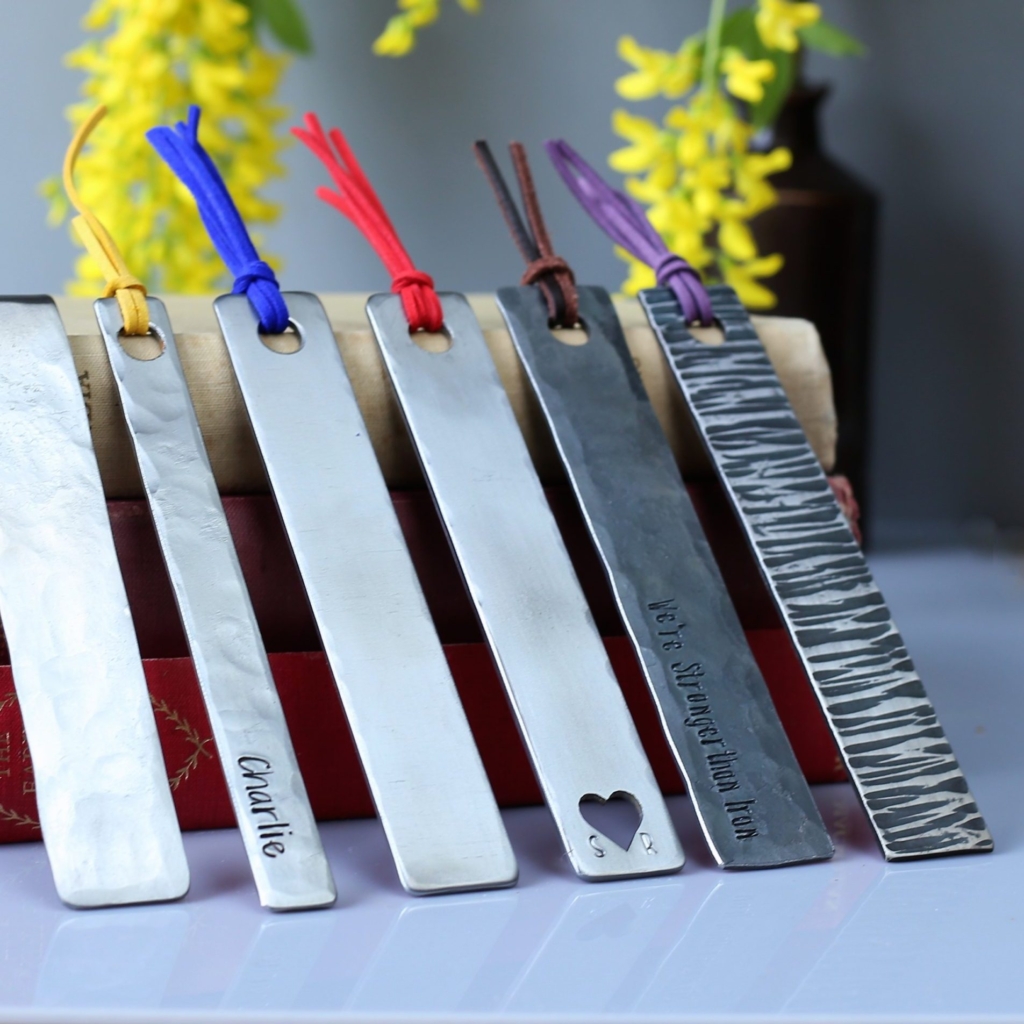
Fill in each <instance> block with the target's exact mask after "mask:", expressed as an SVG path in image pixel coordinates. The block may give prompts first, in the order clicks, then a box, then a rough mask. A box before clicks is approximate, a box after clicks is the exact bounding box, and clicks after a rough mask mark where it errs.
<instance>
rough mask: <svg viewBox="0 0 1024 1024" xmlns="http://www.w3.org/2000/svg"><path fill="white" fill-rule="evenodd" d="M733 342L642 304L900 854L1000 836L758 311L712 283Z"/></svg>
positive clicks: (986, 843)
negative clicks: (792, 395) (712, 340)
mask: <svg viewBox="0 0 1024 1024" xmlns="http://www.w3.org/2000/svg"><path fill="white" fill-rule="evenodd" d="M710 295H711V302H712V310H713V313H714V317H715V320H716V321H717V322H718V323H719V324H720V325H721V327H722V330H723V332H724V334H725V341H724V344H722V345H705V344H702V343H701V342H699V341H697V340H696V339H695V338H694V337H693V335H692V334H691V333H690V330H689V328H688V326H687V323H686V320H685V318H684V317H682V316H681V315H680V307H679V302H678V300H677V299H676V297H675V295H674V294H673V293H672V292H671V291H669V290H668V289H667V288H656V289H651V290H649V291H645V292H641V293H640V301H641V303H642V304H643V307H644V310H645V311H646V313H647V316H648V319H649V320H650V323H651V326H652V327H653V328H654V330H655V333H656V334H657V337H658V340H659V342H660V343H661V346H662V348H663V350H664V352H665V355H666V357H667V358H668V361H669V363H670V365H671V367H672V370H673V372H674V374H675V377H676V380H677V382H678V384H679V386H680V388H681V389H682V391H683V394H684V396H685V398H686V400H687V403H688V404H689V407H690V411H691V412H692V414H693V418H694V421H695V423H696V425H697V428H698V430H699V432H700V436H701V438H702V440H703V441H704V444H705V446H706V448H707V450H708V453H709V455H710V456H711V459H712V461H713V463H714V466H715V469H716V471H717V473H718V475H719V477H720V479H721V480H722V483H723V484H724V486H725V488H726V490H727V492H728V494H729V498H730V500H731V502H732V504H733V507H734V508H735V510H736V512H737V513H738V517H739V520H740V523H741V524H742V526H743V529H744V531H745V533H746V536H747V539H748V541H749V543H750V545H751V548H752V549H753V552H754V554H755V556H756V558H757V561H758V564H759V566H760V568H761V571H762V573H763V574H764V577H765V579H766V580H767V582H768V585H769V587H770V588H771V592H772V595H773V596H774V599H775V603H776V605H777V606H778V609H779V611H780V612H781V614H782V617H783V620H784V621H785V624H786V627H787V629H788V630H789V633H790V636H791V637H792V639H793V642H794V644H795V646H796V650H797V652H798V653H799V655H800V657H801V659H802V661H803V664H804V667H805V668H806V670H807V674H808V676H809V678H810V680H811V684H812V686H813V688H814V691H815V693H816V695H817V697H818V700H819V702H820V704H821V707H822V710H823V711H824V713H825V717H826V718H827V720H828V723H829V726H830V727H831V729H832V733H833V735H834V736H835V739H836V742H837V743H838V745H839V750H840V752H841V753H842V756H843V760H844V761H845V763H846V767H847V770H848V771H849V773H850V776H851V778H852V779H853V782H854V784H855V785H856V787H857V791H858V792H859V794H860V796H861V799H862V800H863V802H864V806H865V808H866V809H867V812H868V815H869V817H870V819H871V824H872V826H873V827H874V830H875V833H876V835H877V836H878V840H879V842H880V843H881V845H882V850H883V852H884V853H885V856H886V858H887V859H889V860H902V859H906V858H911V857H924V856H930V855H936V854H947V853H971V852H985V851H989V850H991V849H992V837H991V836H990V835H989V833H988V830H987V828H986V826H985V822H984V820H983V819H982V817H981V814H980V813H979V811H978V808H977V805H976V804H975V802H974V798H973V797H972V796H971V793H970V791H969V790H968V788H967V781H966V779H965V778H964V776H963V773H962V772H961V770H960V766H959V764H958V763H957V760H956V757H955V756H954V754H953V751H952V749H951V747H950V745H949V741H948V740H947V739H946V736H945V734H944V733H943V731H942V726H941V725H940V724H939V721H938V717H937V716H936V713H935V708H934V707H933V706H932V703H931V701H930V700H929V699H928V695H927V694H926V693H925V690H924V687H923V685H922V683H921V680H920V678H919V677H918V675H917V672H916V671H915V669H914V665H913V662H912V661H911V660H910V656H909V654H908V653H907V649H906V647H905V646H904V643H903V639H902V637H901V636H900V634H899V632H898V630H897V629H896V625H895V623H894V622H893V619H892V615H891V613H890V612H889V609H888V608H887V607H886V604H885V600H884V599H883V597H882V594H881V593H880V591H879V589H878V587H877V585H876V584H875V581H874V579H873V578H872V575H871V570H870V569H869V568H868V565H867V562H866V561H865V559H864V555H863V553H862V552H861V550H860V547H859V545H858V544H857V542H856V541H855V540H854V538H853V534H852V533H851V532H850V528H849V525H848V523H847V521H846V519H845V517H844V516H843V513H842V511H841V510H840V508H839V505H838V504H837V503H836V500H835V498H834V496H833V494H832V490H831V488H830V487H829V484H828V481H827V480H826V478H825V475H824V473H823V472H822V469H821V466H820V464H819V463H818V460H817V458H816V457H815V455H814V453H813V451H812V450H811V448H810V445H809V444H808V442H807V438H806V437H805V435H804V432H803V430H802V429H801V427H800V424H799V422H798V421H797V419H796V416H795V415H794V413H793V410H792V407H791V406H790V404H789V400H788V398H787V397H786V393H785V391H783V389H782V385H781V384H780V383H779V379H778V377H777V376H776V374H775V370H774V368H773V367H772V364H771V362H770V361H769V359H768V356H767V355H766V353H765V351H764V347H763V346H762V344H761V341H760V339H759V338H758V336H757V334H756V332H755V331H754V329H753V327H752V326H751V323H750V319H749V317H748V315H747V312H746V310H745V309H744V308H743V306H742V305H741V304H740V302H739V300H738V299H737V297H736V294H735V292H733V291H732V289H731V288H727V287H718V288H712V289H710Z"/></svg>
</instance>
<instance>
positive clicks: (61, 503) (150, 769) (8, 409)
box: [0, 296, 189, 907]
mask: <svg viewBox="0 0 1024 1024" xmlns="http://www.w3.org/2000/svg"><path fill="white" fill-rule="evenodd" d="M0 614H2V616H3V624H4V630H5V631H6V634H7V644H8V647H9V648H10V652H11V669H12V672H13V675H14V685H15V689H16V691H17V695H18V703H19V705H20V707H21V714H22V719H23V720H24V723H25V735H26V737H27V738H28V746H29V750H30V751H31V754H32V771H33V775H34V778H35V791H36V792H35V795H36V802H37V804H38V807H39V822H40V825H41V827H42V832H43V839H44V841H45V843H46V853H47V856H48V857H49V859H50V867H51V869H52V870H53V879H54V882H55V883H56V886H57V892H58V893H59V894H60V897H61V899H63V900H64V901H65V902H66V903H70V904H72V905H73V906H78V907H100V906H108V905H112V904H121V903H146V902H151V901H154V900H170V899H176V898H178V897H180V896H183V895H184V894H185V891H186V890H187V889H188V878H189V876H188V865H187V864H186V862H185V850H184V847H183V845H182V841H181V833H180V831H179V829H178V821H177V818H176V817H175V813H174V804H173V802H172V800H171V791H170V787H169V785H168V783H167V771H166V768H165V767H164V761H163V757H162V756H161V752H160V741H159V739H158V737H157V731H156V722H155V721H154V719H153V710H152V707H151V706H150V701H149V693H148V691H147V689H146V679H145V676H144V675H143V671H142V661H141V659H140V657H139V648H138V644H137V642H136V639H135V633H134V631H133V629H132V619H131V614H130V612H129V610H128V598H127V597H126V595H125V589H124V581H123V580H122V578H121V570H120V567H119V566H118V562H117V555H116V553H115V551H114V540H113V537H112V535H111V532H110V520H109V518H108V517H107V506H106V503H105V501H104V498H103V487H102V485H101V483H100V475H99V470H98V468H97V466H96V457H95V455H94V454H93V448H92V439H91V438H90V436H89V424H88V421H87V418H86V412H85V405H84V403H83V402H82V394H81V390H80V388H79V382H78V375H77V373H76V371H75V364H74V362H73V360H72V358H71V347H70V345H69V344H68V339H67V335H66V334H65V333H64V325H63V324H62V323H61V320H60V316H59V315H58V313H57V307H56V306H55V305H54V303H53V300H52V299H50V298H49V297H48V296H33V297H24V298H2V299H0Z"/></svg>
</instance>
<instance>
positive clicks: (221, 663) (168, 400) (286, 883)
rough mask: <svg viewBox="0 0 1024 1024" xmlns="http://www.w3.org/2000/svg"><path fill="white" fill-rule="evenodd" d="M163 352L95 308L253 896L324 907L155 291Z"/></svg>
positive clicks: (288, 745)
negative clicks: (143, 344)
mask: <svg viewBox="0 0 1024 1024" xmlns="http://www.w3.org/2000/svg"><path fill="white" fill-rule="evenodd" d="M147 304H148V306H149V315H150V324H151V331H152V334H153V336H154V338H155V339H156V341H157V342H158V343H159V344H160V346H161V347H162V351H159V352H158V354H157V355H156V357H155V358H152V359H141V358H135V357H133V356H132V355H130V354H129V353H128V352H126V351H125V348H124V346H123V344H122V341H121V338H120V337H119V335H120V331H121V326H122V320H121V311H120V308H119V306H118V303H117V300H116V299H100V300H98V301H97V302H96V304H95V309H96V319H97V320H98V322H99V325H100V332H101V333H102V335H103V340H104V342H105V344H106V346H107V355H108V356H109V358H110V365H111V367H112V368H113V371H114V379H115V380H116V381H117V389H118V393H119V394H120V396H121V405H122V407H123V409H124V417H125V421H126V423H127V425H128V433H129V434H130V435H131V438H132V443H133V445H134V447H135V454H136V457H137V459H138V463H139V471H140V473H141V475H142V482H143V484H144V486H145V489H146V497H147V498H148V500H149V507H150V510H151V511H152V514H153V521H154V523H155V524H156V531H157V536H158V537H159V539H160V549H161V551H162V553H163V557H164V562H165V563H166V565H167V572H168V575H169V576H170V579H171V584H172V586H173V588H174V596H175V599H176V601H177V603H178V610H179V611H180V613H181V618H182V622H183V623H184V626H185V633H186V635H187V636H188V641H189V650H190V651H191V653H192V660H193V662H194V663H195V668H196V675H197V676H198V678H199V685H200V688H201V690H202V693H203V699H204V701H205V703H206V710H207V713H208V714H209V717H210V726H211V728H212V730H213V736H214V741H215V742H216V744H217V752H218V753H219V755H220V761H221V765H222V766H223V769H224V777H225V780H226V782H227V786H228V793H229V794H230V796H231V803H232V806H233V807H234V811H235V817H236V819H237V821H238V827H239V830H240V832H241V834H242V841H243V843H244V844H245V850H246V854H247V855H248V858H249V865H250V867H251V868H252V873H253V877H254V878H255V880H256V889H257V891H258V892H259V897H260V902H261V903H262V904H263V906H265V907H269V908H270V909H271V910H296V909H300V908H308V907H323V906H328V905H330V904H331V903H333V902H334V900H335V896H336V892H335V888H334V879H333V878H332V877H331V869H330V866H329V864H328V863H327V857H326V855H325V854H324V850H323V847H322V846H321V844H320V834H319V832H318V831H317V826H316V821H315V820H314V818H313V811H312V808H311V807H310V806H309V800H308V798H307V797H306V787H305V785H304V784H303V781H302V775H301V774H300V772H299V765H298V761H297V760H296V758H295V751H294V749H293V748H292V742H291V737H290V736H289V735H288V726H287V723H286V722H285V718H284V712H283V711H282V709H281V702H280V700H279V699H278V696H277V690H276V689H275V688H274V680H273V677H272V676H271V674H270V665H269V664H268V663H267V655H266V651H265V650H264V648H263V641H262V639H261V637H260V632H259V627H258V626H257V624H256V616H255V614H254V613H253V610H252V603H251V602H250V600H249V592H248V590H247V589H246V586H245V580H244V579H243V577H242V569H241V566H240V565H239V564H238V556H237V554H236V553H235V547H234V543H233V541H232V539H231V533H230V531H229V529H228V523H227V519H226V517H225V515H224V509H223V507H222V505H221V501H220V495H219V494H218V493H217V484H216V482H215V481H214V479H213V472H212V471H211V469H210V462H209V459H208V458H207V455H206V446H205V445H204V444H203V438H202V434H200V432H199V423H198V421H197V420H196V414H195V410H194V409H193V407H192V399H191V397H190V395H189V391H188V385H187V383H186V381H185V375H184V373H183V372H182V369H181V363H180V361H179V359H178V350H177V346H176V344H175V341H174V333H173V331H172V329H171V325H170V321H169V320H168V318H167V311H166V309H165V308H164V304H163V303H162V302H161V301H160V300H159V299H154V298H152V297H150V298H149V299H148V300H147Z"/></svg>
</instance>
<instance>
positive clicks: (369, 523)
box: [214, 292, 517, 893]
mask: <svg viewBox="0 0 1024 1024" xmlns="http://www.w3.org/2000/svg"><path fill="white" fill-rule="evenodd" d="M284 299H285V300H286V301H287V306H288V310H289V312H290V315H291V323H292V326H293V328H294V330H295V333H296V335H297V340H298V342H299V345H298V348H297V349H295V350H293V351H290V352H285V351H274V350H272V349H271V348H270V347H269V346H268V345H266V344H264V342H263V340H262V338H261V337H260V333H259V320H258V317H257V314H256V313H255V312H254V310H253V307H252V305H251V303H250V301H249V299H247V298H246V296H245V295H225V296H221V297H220V298H219V299H217V300H216V302H215V303H214V308H215V310H216V313H217V318H218V320H219V321H220V325H221V329H222V331H223V332H224V339H225V342H226V343H227V347H228V353H229V354H230V356H231V363H232V366H233V367H234V369H235V373H236V375H237V377H238V383H239V385H240V387H241V390H242V397H243V399H244V400H245V406H246V409H247V411H248V413H249V418H250V420H251V421H252V426H253V430H254V432H255V434H256V441H257V443H258V445H259V448H260V453H261V454H262V456H263V461H264V463H265V465H266V468H267V475H268V476H269V478H270V484H271V487H272V488H273V491H274V497H275V499H276V501H277V504H278V508H279V509H280V511H281V518H282V519H283V521H284V525H285V529H286V531H287V533H288V538H289V540H290V542H291V546H292V550H293V551H294V553H295V559H296V562H297V563H298V566H299V571H300V573H301V575H302V579H303V582H304V584H305V586H306V592H307V594H308V595H309V601H310V605H311V606H312V608H313V615H314V617H315V619H316V623H317V627H318V629H319V630H320V636H321V638H322V640H323V644H324V651H325V652H326V654H327V660H328V662H329V664H330V666H331V671H332V672H333V674H334V679H335V682H336V684H337V686H338V691H339V693H340V694H341V699H342V703H343V704H344V706H345V711H346V713H347V715H348V720H349V725H350V726H351V728H352V735H353V738H354V739H355V743H356V748H357V749H358V751H359V756H360V758H361V760H362V763H363V768H364V770H365V772H366V778H367V782H368V783H369V787H370V792H371V793H372V794H373V798H374V802H375V804H376V806H377V811H378V813H379V814H380V819H381V822H382V824H383V825H384V830H385V832H386V833H387V837H388V841H389V842H390V844H391V851H392V853H393V855H394V858H395V864H396V866H397V867H398V873H399V875H400V877H401V879H402V883H403V884H404V885H405V887H406V888H407V889H408V890H409V891H410V892H414V893H428V892H443V891H452V890H458V889H480V888H488V887H494V886H505V885H511V884H513V883H514V882H515V880H516V874H517V870H516V862H515V857H514V856H513V853H512V848H511V846H510V844H509V841H508V836H507V835H506V833H505V827H504V825H503V823H502V820H501V815H500V813H499V811H498V807H497V804H496V803H495V800H494V795H493V793H492V792H491V788H490V785H489V783H488V781H487V776H486V774H485V773H484V768H483V764H482V762H481V760H480V755H479V752H478V751H477V749H476V745H475V744H474V742H473V736H472V733H471V732H470V730H469V723H468V722H467V721H466V716H465V713H464V712H463V709H462V706H461V704H460V703H459V697H458V694H457V692H456V690H455V683H454V682H453V680H452V677H451V673H450V671H449V669H448V664H447V662H446V661H445V656H444V652H443V650H442V648H441V644H440V641H439V640H438V638H437V633H436V631H435V630H434V625H433V622H432V621H431V618H430V612H429V611H428V609H427V604H426V600H425V599H424V597H423V592H422V590H421V589H420V585H419V581H418V580H417V578H416V572H415V570H414V568H413V564H412V559H411V557H410V555H409V551H408V549H407V548H406V546H405V540H404V538H403V536H402V530H401V527H400V526H399V524H398V519H397V517H396V515H395V510H394V507H393V506H392V504H391V500H390V497H389V495H388V491H387V487H386V486H385V483H384V477H383V475H382V474H381V471H380V467H379V466H378V464H377V459H376V457H375V455H374V453H373V447H372V446H371V444H370V439H369V436H368V435H367V432H366V424H365V423H364V422H363V417H362V414H361V413H360V411H359V406H358V405H357V404H356V398H355V394H354V393H353V391H352V385H351V383H350V382H349V379H348V374H347V373H346V371H345V365H344V363H343V362H342V360H341V353H340V352H339V351H338V345H337V342H336V341H335V338H334V332H333V331H332V330H331V325H330V321H329V320H328V319H327V314H326V313H325V312H324V309H323V306H322V305H321V304H320V301H319V299H317V297H316V296H315V295H309V294H305V293H302V292H287V293H285V295H284ZM407 336H408V332H407ZM337 784H338V785H344V784H345V780H344V779H338V780H337Z"/></svg>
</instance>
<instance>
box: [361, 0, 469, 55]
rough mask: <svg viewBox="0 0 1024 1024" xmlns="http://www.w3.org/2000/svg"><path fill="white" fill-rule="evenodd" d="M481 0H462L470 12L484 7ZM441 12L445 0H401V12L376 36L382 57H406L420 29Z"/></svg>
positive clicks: (460, 4)
mask: <svg viewBox="0 0 1024 1024" xmlns="http://www.w3.org/2000/svg"><path fill="white" fill-rule="evenodd" d="M480 3H481V0H459V6H460V7H461V8H462V9H463V10H464V11H469V13H470V14H476V13H477V12H478V11H479V10H480ZM440 14H441V0H398V13H397V14H394V15H392V16H391V18H390V19H388V23H387V25H385V26H384V31H383V32H381V34H380V35H379V36H378V37H377V38H376V39H375V40H374V43H373V52H374V53H375V54H377V56H379V57H404V56H405V55H406V54H407V53H408V52H409V51H410V50H411V49H412V48H413V47H414V46H415V45H416V33H417V32H419V30H420V29H421V28H426V27H427V26H428V25H432V24H433V23H434V22H435V21H437V19H438V18H439V17H440Z"/></svg>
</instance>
